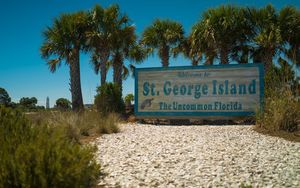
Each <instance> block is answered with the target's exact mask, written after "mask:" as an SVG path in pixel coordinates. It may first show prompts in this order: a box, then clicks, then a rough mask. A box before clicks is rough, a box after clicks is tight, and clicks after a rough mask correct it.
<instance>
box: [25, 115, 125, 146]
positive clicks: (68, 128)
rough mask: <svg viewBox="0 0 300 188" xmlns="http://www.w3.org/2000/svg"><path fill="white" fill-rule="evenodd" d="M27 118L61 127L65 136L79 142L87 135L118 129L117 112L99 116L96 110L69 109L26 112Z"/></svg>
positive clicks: (108, 132) (93, 135)
mask: <svg viewBox="0 0 300 188" xmlns="http://www.w3.org/2000/svg"><path fill="white" fill-rule="evenodd" d="M28 117H29V119H30V120H31V121H32V122H33V123H34V124H36V125H39V124H44V123H45V124H47V125H49V126H51V127H57V126H59V127H63V128H64V129H65V132H66V136H67V137H69V138H70V139H71V140H74V141H76V142H80V141H81V140H86V138H87V137H90V138H94V137H97V136H99V135H101V134H110V133H117V132H119V131H120V129H119V126H118V122H119V116H118V115H117V114H113V113H112V114H109V115H107V116H101V115H100V114H99V113H98V112H97V111H93V110H91V111H84V112H81V113H75V112H71V111H45V112H39V113H35V114H28Z"/></svg>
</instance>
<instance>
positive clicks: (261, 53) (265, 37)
mask: <svg viewBox="0 0 300 188" xmlns="http://www.w3.org/2000/svg"><path fill="white" fill-rule="evenodd" d="M252 11H253V12H252V15H253V17H254V19H255V21H256V28H255V29H254V30H255V32H256V36H255V37H254V43H255V51H254V54H253V60H254V61H255V62H261V63H264V64H265V73H267V72H268V70H269V69H270V67H271V65H272V63H273V58H274V57H275V55H277V54H278V53H279V52H280V50H281V48H282V45H283V41H282V37H281V33H280V27H279V21H278V14H277V13H276V10H275V8H274V7H273V6H272V5H267V6H266V7H264V8H261V9H259V10H255V9H253V10H252Z"/></svg>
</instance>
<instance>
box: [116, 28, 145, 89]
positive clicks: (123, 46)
mask: <svg viewBox="0 0 300 188" xmlns="http://www.w3.org/2000/svg"><path fill="white" fill-rule="evenodd" d="M115 29H116V30H115V32H114V35H113V38H114V41H113V49H112V66H113V81H114V83H116V84H118V85H119V87H120V90H122V80H124V79H126V78H127V76H128V73H129V70H128V68H127V67H126V66H125V64H124V60H125V59H128V60H130V61H134V62H136V63H139V62H141V61H142V60H144V59H145V58H146V56H147V51H146V49H144V48H142V47H141V46H140V45H139V44H138V43H137V36H136V34H135V27H134V26H133V25H128V24H123V25H121V26H120V27H119V28H115Z"/></svg>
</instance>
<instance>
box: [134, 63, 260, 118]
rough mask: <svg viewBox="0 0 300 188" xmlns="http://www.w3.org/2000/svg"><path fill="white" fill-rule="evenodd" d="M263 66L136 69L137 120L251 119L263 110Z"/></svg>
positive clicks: (240, 65)
mask: <svg viewBox="0 0 300 188" xmlns="http://www.w3.org/2000/svg"><path fill="white" fill-rule="evenodd" d="M263 73H264V71H263V65H262V64H239V65H213V66H184V67H168V68H137V69H136V71H135V114H136V116H138V117H166V118H172V117H174V116H180V117H189V118H192V117H198V116H248V115H253V114H254V113H255V111H256V110H258V109H259V108H261V107H262V103H263V95H264V79H263V77H264V75H263Z"/></svg>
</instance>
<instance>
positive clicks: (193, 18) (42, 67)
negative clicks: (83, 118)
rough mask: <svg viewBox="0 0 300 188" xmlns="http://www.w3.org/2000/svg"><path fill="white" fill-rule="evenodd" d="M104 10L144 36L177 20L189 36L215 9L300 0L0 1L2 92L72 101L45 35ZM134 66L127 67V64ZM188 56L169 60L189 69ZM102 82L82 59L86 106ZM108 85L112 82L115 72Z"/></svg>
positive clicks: (128, 84) (64, 71)
mask: <svg viewBox="0 0 300 188" xmlns="http://www.w3.org/2000/svg"><path fill="white" fill-rule="evenodd" d="M97 3H98V4H100V5H102V6H104V7H107V6H109V5H110V4H113V3H117V4H119V6H120V8H121V11H122V12H124V13H126V14H127V15H128V16H129V17H130V18H131V19H132V22H133V23H134V24H135V25H136V30H137V33H138V34H139V35H140V34H141V33H142V31H143V30H144V28H145V27H147V26H148V25H150V24H151V23H152V21H153V20H154V19H156V18H160V19H166V18H168V19H172V20H176V21H179V22H180V23H182V24H183V27H184V29H185V32H186V33H188V32H189V31H190V29H191V27H192V26H193V24H194V23H196V22H197V21H198V20H199V19H200V16H201V13H202V12H203V11H204V10H206V9H208V8H211V7H216V6H219V5H221V4H235V5H243V6H254V7H262V6H265V5H266V4H268V3H272V4H273V5H274V6H275V7H276V8H277V9H280V8H282V7H284V6H286V5H294V6H296V7H298V8H299V7H300V0H274V1H264V0H251V1H242V0H240V1H237V0H236V1H224V0H223V1H222V0H203V1H201V0H126V1H125V0H119V1H116V0H98V1H96V0H1V1H0V21H1V27H0V42H1V43H0V58H1V59H0V87H3V88H5V89H6V90H7V91H8V93H9V95H10V96H11V98H12V100H13V101H15V102H18V101H19V99H20V98H21V97H36V98H37V99H38V104H39V105H45V103H46V97H47V96H49V97H50V105H51V106H53V105H54V103H55V100H56V99H57V98H60V97H64V98H68V99H70V98H71V95H70V91H69V69H68V67H67V66H65V65H63V66H61V67H60V69H58V70H57V71H56V72H55V73H50V71H49V70H48V67H47V65H46V62H45V60H43V59H42V58H41V57H40V52H39V48H40V46H41V43H42V31H43V30H45V28H46V27H47V26H51V24H52V21H53V19H54V18H55V17H57V16H59V15H60V14H61V13H66V12H74V11H78V10H89V9H91V8H92V7H93V6H94V5H95V4H97ZM128 63H129V62H126V64H128ZM189 64H190V62H189V61H188V60H186V59H184V58H183V57H178V58H177V59H170V65H171V66H182V65H189ZM157 66H160V60H159V59H158V58H157V56H156V55H154V56H150V57H149V58H148V59H147V60H145V61H144V62H143V63H142V64H141V65H137V67H157ZM99 80H100V77H99V75H96V74H95V73H94V71H93V70H92V66H91V64H90V60H89V55H88V54H82V55H81V84H82V93H83V99H84V103H93V100H94V96H95V94H96V91H95V90H96V87H97V86H98V85H99ZM108 80H109V81H111V80H112V71H110V72H109V75H108ZM123 86H124V89H123V90H124V95H126V94H128V93H133V92H134V80H133V79H132V78H128V79H127V80H126V81H124V84H123Z"/></svg>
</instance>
